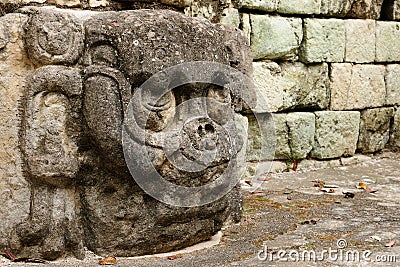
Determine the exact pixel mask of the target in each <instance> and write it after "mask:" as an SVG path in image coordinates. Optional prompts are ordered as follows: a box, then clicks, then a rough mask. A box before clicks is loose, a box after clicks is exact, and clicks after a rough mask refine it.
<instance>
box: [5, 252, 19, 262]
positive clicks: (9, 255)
mask: <svg viewBox="0 0 400 267" xmlns="http://www.w3.org/2000/svg"><path fill="white" fill-rule="evenodd" d="M4 254H5V256H6V257H7V259H9V260H12V261H15V260H16V259H17V256H15V255H14V254H13V253H12V252H11V251H9V250H6V252H5V253H4Z"/></svg>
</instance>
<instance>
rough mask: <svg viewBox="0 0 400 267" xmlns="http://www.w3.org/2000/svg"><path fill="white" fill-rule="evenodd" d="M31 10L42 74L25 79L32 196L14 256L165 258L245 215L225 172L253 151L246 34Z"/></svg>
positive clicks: (118, 15) (134, 14) (31, 47)
mask: <svg viewBox="0 0 400 267" xmlns="http://www.w3.org/2000/svg"><path fill="white" fill-rule="evenodd" d="M26 12H27V14H29V16H30V18H29V20H28V22H27V24H26V27H25V48H26V51H27V53H28V55H29V57H30V59H31V61H32V62H33V63H34V64H35V66H37V69H36V70H35V71H34V72H33V73H32V74H31V75H30V76H28V77H27V79H26V94H25V101H24V102H23V104H22V106H23V113H22V115H23V118H24V120H23V122H22V127H21V144H22V149H23V153H24V157H25V159H24V160H25V168H26V173H27V176H28V178H29V179H30V180H31V184H32V201H33V202H32V206H31V215H30V217H29V218H28V220H27V221H26V222H24V223H23V224H21V225H19V226H17V227H16V228H15V230H14V232H13V235H12V237H11V238H10V243H11V244H12V245H13V246H14V248H16V249H19V250H20V251H23V252H26V253H30V256H32V252H34V254H35V253H36V254H38V256H41V257H46V258H56V257H59V256H61V255H62V254H63V253H65V252H69V251H70V252H72V251H73V252H74V253H75V256H78V257H79V256H81V255H82V254H80V253H76V251H82V247H83V246H87V247H88V248H89V249H91V250H93V251H95V252H96V253H99V254H110V253H112V254H113V255H116V256H133V255H141V254H146V253H156V252H165V251H168V250H173V249H179V248H181V247H184V246H188V245H191V244H194V243H196V242H200V241H202V240H206V239H208V238H209V237H210V236H211V235H213V234H215V233H216V232H217V231H218V230H220V228H221V226H222V224H223V223H224V222H225V221H226V220H228V219H233V220H239V219H240V213H241V196H240V191H239V187H238V186H237V180H232V179H229V177H233V176H238V171H239V170H238V162H239V157H238V153H240V151H242V148H243V147H245V146H244V141H245V139H246V137H245V136H244V135H245V130H243V126H241V127H240V125H243V121H245V119H244V117H243V116H241V115H240V112H243V111H244V110H245V109H246V108H247V107H248V104H249V103H245V102H252V101H253V100H254V99H253V98H254V96H253V97H251V95H249V94H247V95H246V90H245V88H247V87H246V86H245V85H244V84H245V83H246V82H247V80H246V79H245V78H243V77H244V75H243V74H247V75H251V55H250V50H249V47H248V45H247V43H246V39H245V38H244V37H243V36H242V35H241V33H240V32H239V31H237V30H235V29H231V28H227V27H225V26H222V25H213V24H211V23H209V22H208V21H206V20H204V19H198V18H189V17H185V16H184V15H182V14H179V13H176V12H173V11H167V10H136V11H121V12H103V13H97V12H87V11H74V12H72V11H60V10H57V9H45V8H35V9H28V10H26ZM205 62H208V63H205ZM244 98H247V101H243V99H244ZM249 100H250V101H249ZM238 129H241V130H239V131H238ZM209 184H212V186H211V187H209V188H206V189H205V191H204V190H203V191H201V193H195V191H196V190H197V191H198V189H199V188H200V189H201V188H205V187H206V186H208V185H209ZM164 185H165V187H164ZM182 188H184V190H183V191H181V190H180V189H182ZM200 189H199V190H200ZM185 190H186V191H185ZM193 190H194V191H193ZM188 192H189V194H188ZM215 192H219V193H221V192H222V193H221V194H220V195H218V196H215ZM188 196H189V197H188ZM190 198H192V199H193V201H192V202H190V201H189V200H190ZM49 203H61V204H58V205H61V206H63V207H64V208H63V209H62V210H61V211H59V212H56V213H55V212H54V208H55V206H54V205H49ZM54 233H57V234H54ZM33 240H35V241H33Z"/></svg>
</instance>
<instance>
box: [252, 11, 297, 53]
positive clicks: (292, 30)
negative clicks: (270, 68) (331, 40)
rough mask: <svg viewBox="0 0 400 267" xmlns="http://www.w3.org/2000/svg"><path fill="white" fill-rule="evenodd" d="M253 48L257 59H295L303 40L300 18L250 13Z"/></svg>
mask: <svg viewBox="0 0 400 267" xmlns="http://www.w3.org/2000/svg"><path fill="white" fill-rule="evenodd" d="M250 20H251V49H252V51H253V57H254V58H255V59H261V58H267V59H277V58H279V59H295V58H296V57H297V52H298V48H299V45H300V43H301V40H302V37H303V36H302V35H303V32H302V22H301V19H300V18H284V17H277V16H267V15H250Z"/></svg>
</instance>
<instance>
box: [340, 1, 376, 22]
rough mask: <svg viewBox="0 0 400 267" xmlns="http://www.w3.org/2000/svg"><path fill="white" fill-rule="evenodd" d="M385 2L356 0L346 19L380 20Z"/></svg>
mask: <svg viewBox="0 0 400 267" xmlns="http://www.w3.org/2000/svg"><path fill="white" fill-rule="evenodd" d="M382 3H383V0H354V1H352V5H351V9H350V11H349V12H348V13H347V14H346V17H351V18H358V19H379V17H380V14H381V8H382Z"/></svg>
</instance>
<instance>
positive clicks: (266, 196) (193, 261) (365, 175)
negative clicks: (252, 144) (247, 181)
mask: <svg viewBox="0 0 400 267" xmlns="http://www.w3.org/2000/svg"><path fill="white" fill-rule="evenodd" d="M260 178H261V179H262V180H264V182H263V184H262V186H261V187H260V188H259V189H257V191H255V192H253V193H251V192H248V191H247V190H246V188H245V187H244V189H243V190H244V195H245V205H244V214H243V218H242V221H241V223H240V224H236V225H231V226H229V227H226V228H225V229H223V231H222V237H220V240H219V242H216V241H215V240H214V241H213V242H211V243H214V244H215V243H218V244H216V245H213V246H210V244H207V243H206V244H203V247H206V248H203V249H200V250H197V251H194V252H190V253H185V252H177V253H175V255H174V254H169V256H168V255H162V256H160V257H149V258H117V259H116V260H117V263H116V264H115V265H114V266H146V267H147V266H150V267H151V266H196V267H200V266H400V213H399V208H400V154H395V153H390V152H386V153H383V154H380V155H378V156H374V157H372V158H370V159H369V160H366V161H363V162H360V163H357V164H355V165H349V166H340V167H335V168H328V169H320V170H313V169H310V170H305V171H296V172H294V171H291V172H285V173H268V174H265V176H264V177H260ZM357 186H358V187H359V188H357ZM216 239H218V237H216ZM217 241H218V240H217ZM200 247H201V246H200ZM99 258H100V257H98V256H96V255H94V254H93V253H91V252H88V253H87V257H86V258H85V260H84V261H78V260H75V259H62V260H58V261H56V262H51V263H47V264H46V265H43V264H31V263H27V264H24V263H18V264H16V263H11V262H10V261H9V260H7V259H5V258H3V257H0V265H1V266H79V265H80V266H100V265H99V264H98V261H99Z"/></svg>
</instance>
